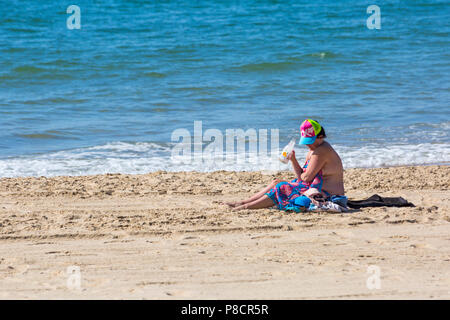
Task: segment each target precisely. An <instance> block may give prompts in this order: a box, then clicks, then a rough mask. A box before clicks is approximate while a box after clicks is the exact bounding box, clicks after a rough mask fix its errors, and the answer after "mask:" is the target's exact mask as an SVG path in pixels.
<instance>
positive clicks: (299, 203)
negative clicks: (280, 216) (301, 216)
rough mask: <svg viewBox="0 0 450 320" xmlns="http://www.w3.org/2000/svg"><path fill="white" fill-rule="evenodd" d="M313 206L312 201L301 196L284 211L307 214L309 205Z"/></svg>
mask: <svg viewBox="0 0 450 320" xmlns="http://www.w3.org/2000/svg"><path fill="white" fill-rule="evenodd" d="M310 204H311V199H309V198H308V197H307V196H300V197H297V198H295V199H293V200H291V201H290V203H289V205H287V206H286V207H285V208H284V210H286V211H290V210H292V211H295V212H305V211H308V209H309V205H310Z"/></svg>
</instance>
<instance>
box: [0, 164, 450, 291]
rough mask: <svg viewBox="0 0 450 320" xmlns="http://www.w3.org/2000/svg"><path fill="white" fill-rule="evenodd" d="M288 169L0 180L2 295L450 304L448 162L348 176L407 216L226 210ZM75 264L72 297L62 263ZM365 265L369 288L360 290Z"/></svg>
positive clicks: (350, 186) (350, 183) (361, 191)
mask: <svg viewBox="0 0 450 320" xmlns="http://www.w3.org/2000/svg"><path fill="white" fill-rule="evenodd" d="M274 178H284V179H287V178H292V173H290V172H280V173H277V174H269V173H261V172H239V173H238V172H214V173H185V172H181V173H170V172H156V173H151V174H145V175H120V174H107V175H97V176H82V177H56V178H45V177H41V178H3V179H0V199H1V201H0V299H1V298H3V299H17V298H19V299H22V298H31V299H37V298H44V299H67V298H74V299H94V298H97V299H104V298H106V299H142V298H145V299H303V298H322V299H328V298H332V299H334V298H350V299H372V298H383V299H384V298H387V299H397V298H407V299H412V298H419V299H422V298H424V299H429V298H446V299H448V298H450V210H449V204H450V190H449V189H450V167H449V166H427V167H396V168H383V169H350V170H346V172H345V186H346V191H347V195H348V196H349V197H350V198H353V199H357V198H363V197H367V196H370V195H372V194H374V193H378V194H380V195H384V196H402V197H404V198H406V199H407V200H409V201H411V202H413V203H414V204H415V205H416V207H415V208H370V209H362V210H353V211H352V212H350V213H346V214H332V213H306V214H295V213H286V212H281V211H278V210H275V209H263V210H244V211H240V212H232V211H231V210H229V209H227V208H225V207H224V206H222V205H220V204H219V201H227V200H234V199H240V198H242V197H246V196H249V195H251V194H252V193H253V192H256V191H258V190H259V189H260V188H262V187H263V186H265V185H267V184H268V183H269V182H270V181H271V180H272V179H274ZM71 266H77V267H80V271H81V285H80V289H79V290H78V289H76V288H70V287H68V286H67V279H68V275H67V268H68V267H71ZM369 266H375V268H379V270H380V275H381V278H380V279H381V280H380V286H381V287H380V288H379V289H376V288H375V289H369V288H368V287H367V283H366V281H367V279H368V278H369V277H370V276H371V274H369V273H367V271H368V267H369Z"/></svg>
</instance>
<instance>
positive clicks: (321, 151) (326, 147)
mask: <svg viewBox="0 0 450 320" xmlns="http://www.w3.org/2000/svg"><path fill="white" fill-rule="evenodd" d="M332 151H333V148H332V147H331V145H330V144H329V143H328V142H326V141H325V142H324V143H322V144H321V145H320V146H318V147H317V148H316V149H315V150H314V151H313V153H312V154H314V155H318V156H323V155H327V154H329V153H330V152H332Z"/></svg>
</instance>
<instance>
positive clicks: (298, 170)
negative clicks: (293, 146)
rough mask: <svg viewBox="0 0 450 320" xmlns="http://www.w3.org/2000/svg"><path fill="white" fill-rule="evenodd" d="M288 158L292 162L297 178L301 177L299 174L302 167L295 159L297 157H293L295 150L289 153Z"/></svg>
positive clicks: (301, 171)
mask: <svg viewBox="0 0 450 320" xmlns="http://www.w3.org/2000/svg"><path fill="white" fill-rule="evenodd" d="M289 160H291V162H292V167H293V168H294V172H295V175H296V176H297V179H298V180H300V179H301V175H302V173H303V169H302V167H301V166H300V164H299V163H298V161H297V158H296V157H295V151H294V150H292V152H291V154H290V155H289Z"/></svg>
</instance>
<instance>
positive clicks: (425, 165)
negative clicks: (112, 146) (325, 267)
mask: <svg viewBox="0 0 450 320" xmlns="http://www.w3.org/2000/svg"><path fill="white" fill-rule="evenodd" d="M449 166H450V162H443V163H441V162H440V163H425V164H417V165H415V164H413V165H389V166H380V167H351V168H344V172H345V171H348V170H350V171H351V170H357V169H367V170H373V169H389V168H413V167H419V168H420V167H449ZM233 172H235V173H251V172H256V173H258V172H259V173H261V174H263V175H276V174H278V173H284V174H286V173H289V172H292V169H290V170H241V171H239V170H215V171H198V170H182V171H169V170H156V171H149V172H145V173H122V172H107V173H97V174H80V175H55V176H38V175H32V176H17V177H0V180H2V179H27V178H47V179H51V178H65V177H73V178H76V177H93V176H108V175H124V176H142V175H148V174H161V173H175V174H176V173H194V174H211V173H233Z"/></svg>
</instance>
